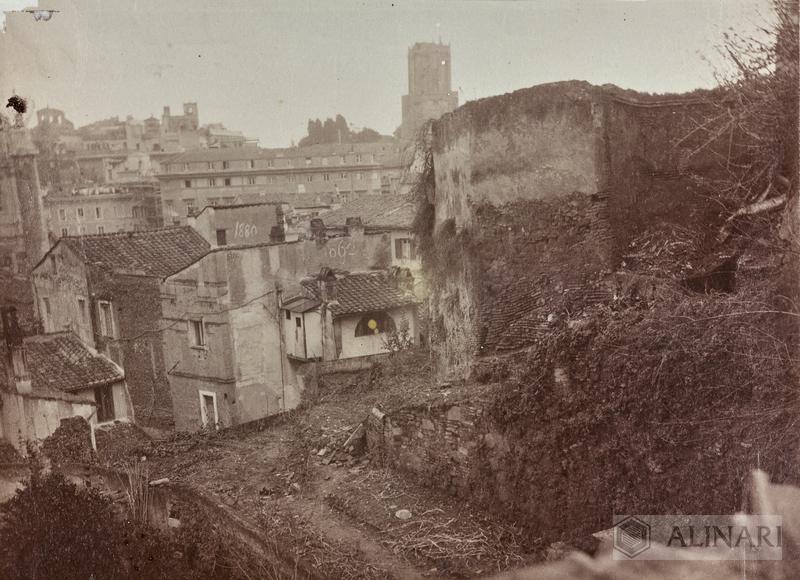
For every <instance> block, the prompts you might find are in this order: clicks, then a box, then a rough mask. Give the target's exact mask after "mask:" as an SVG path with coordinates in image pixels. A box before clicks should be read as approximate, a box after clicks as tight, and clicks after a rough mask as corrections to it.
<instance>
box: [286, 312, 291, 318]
mask: <svg viewBox="0 0 800 580" xmlns="http://www.w3.org/2000/svg"><path fill="white" fill-rule="evenodd" d="M291 319H292V313H291V312H289V311H288V310H287V311H286V320H291Z"/></svg>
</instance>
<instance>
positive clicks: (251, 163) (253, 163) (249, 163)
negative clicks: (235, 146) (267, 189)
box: [247, 159, 256, 169]
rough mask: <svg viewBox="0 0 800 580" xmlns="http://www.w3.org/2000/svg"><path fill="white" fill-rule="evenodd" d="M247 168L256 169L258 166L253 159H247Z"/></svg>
mask: <svg viewBox="0 0 800 580" xmlns="http://www.w3.org/2000/svg"><path fill="white" fill-rule="evenodd" d="M247 168H248V169H255V168H256V162H255V161H254V160H253V159H250V160H248V161H247Z"/></svg>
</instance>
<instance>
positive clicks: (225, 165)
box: [222, 161, 230, 169]
mask: <svg viewBox="0 0 800 580" xmlns="http://www.w3.org/2000/svg"><path fill="white" fill-rule="evenodd" d="M229 166H230V163H228V162H227V161H223V162H222V168H223V169H228V167H229Z"/></svg>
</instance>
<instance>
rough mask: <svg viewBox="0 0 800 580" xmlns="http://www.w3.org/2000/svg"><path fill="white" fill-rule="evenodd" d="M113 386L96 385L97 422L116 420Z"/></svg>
mask: <svg viewBox="0 0 800 580" xmlns="http://www.w3.org/2000/svg"><path fill="white" fill-rule="evenodd" d="M111 389H112V386H111V385H106V386H105V387H95V389H94V401H95V403H97V422H98V423H105V422H106V421H113V420H114V393H113V392H112V390H111Z"/></svg>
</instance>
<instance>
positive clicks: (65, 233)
mask: <svg viewBox="0 0 800 580" xmlns="http://www.w3.org/2000/svg"><path fill="white" fill-rule="evenodd" d="M68 235H69V229H68V228H61V237H62V238H66V237H67V236H68Z"/></svg>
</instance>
